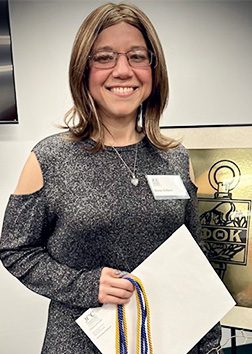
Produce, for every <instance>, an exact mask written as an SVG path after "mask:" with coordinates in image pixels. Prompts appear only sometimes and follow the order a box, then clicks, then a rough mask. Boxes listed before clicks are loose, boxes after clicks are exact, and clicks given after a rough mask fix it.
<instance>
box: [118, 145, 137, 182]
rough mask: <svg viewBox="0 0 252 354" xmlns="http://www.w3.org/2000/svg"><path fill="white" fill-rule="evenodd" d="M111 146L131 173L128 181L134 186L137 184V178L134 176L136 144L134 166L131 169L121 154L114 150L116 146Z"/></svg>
mask: <svg viewBox="0 0 252 354" xmlns="http://www.w3.org/2000/svg"><path fill="white" fill-rule="evenodd" d="M112 148H113V149H114V150H115V152H116V154H117V156H118V157H119V159H120V160H121V161H122V162H123V164H124V166H125V167H126V168H127V169H128V171H129V172H130V174H131V179H130V182H131V183H132V184H133V185H134V186H135V187H136V186H137V185H138V182H139V179H138V178H137V177H136V162H137V145H136V154H135V161H134V167H133V171H132V170H131V169H130V168H129V166H128V165H127V164H126V162H125V161H124V159H123V158H122V156H121V155H120V154H119V152H118V151H117V150H116V148H115V147H114V146H112Z"/></svg>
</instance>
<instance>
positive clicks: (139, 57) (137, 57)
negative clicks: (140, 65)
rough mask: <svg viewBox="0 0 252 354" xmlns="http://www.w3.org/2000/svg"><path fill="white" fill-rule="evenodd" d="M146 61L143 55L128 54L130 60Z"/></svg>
mask: <svg viewBox="0 0 252 354" xmlns="http://www.w3.org/2000/svg"><path fill="white" fill-rule="evenodd" d="M146 59H147V56H146V54H145V53H132V54H130V60H134V61H144V60H146Z"/></svg>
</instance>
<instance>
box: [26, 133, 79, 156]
mask: <svg viewBox="0 0 252 354" xmlns="http://www.w3.org/2000/svg"><path fill="white" fill-rule="evenodd" d="M67 134H68V133H67V132H63V133H62V132H61V133H57V134H54V135H50V136H47V137H46V138H44V139H42V140H40V141H39V142H38V143H37V144H36V145H35V146H34V147H33V149H32V152H34V153H35V155H36V157H37V159H38V160H39V161H40V162H42V161H43V162H46V161H47V162H50V161H52V160H54V159H57V158H60V157H61V158H63V157H64V155H66V154H69V153H70V151H71V149H72V148H73V146H74V143H73V142H71V141H68V140H67Z"/></svg>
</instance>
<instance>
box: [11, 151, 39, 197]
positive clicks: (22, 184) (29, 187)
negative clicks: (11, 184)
mask: <svg viewBox="0 0 252 354" xmlns="http://www.w3.org/2000/svg"><path fill="white" fill-rule="evenodd" d="M43 185H44V181H43V175H42V171H41V168H40V164H39V162H38V160H37V158H36V155H35V153H34V152H31V154H30V155H29V157H28V159H27V161H26V163H25V165H24V168H23V170H22V172H21V175H20V178H19V181H18V185H17V187H16V189H15V191H14V195H26V194H33V193H34V192H37V191H39V190H40V189H41V188H42V187H43Z"/></svg>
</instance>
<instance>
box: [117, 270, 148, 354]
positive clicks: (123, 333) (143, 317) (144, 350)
mask: <svg viewBox="0 0 252 354" xmlns="http://www.w3.org/2000/svg"><path fill="white" fill-rule="evenodd" d="M124 279H127V280H129V281H130V282H131V283H132V284H133V285H134V286H135V288H136V292H135V294H136V302H137V344H136V354H148V353H149V354H153V346H152V341H151V329H150V308H149V303H148V299H147V295H146V292H145V289H144V286H143V284H142V282H141V281H140V279H138V278H137V277H132V278H129V277H126V278H124ZM146 329H147V332H146ZM148 350H149V351H148ZM116 354H129V352H128V332H127V320H126V313H125V306H123V305H117V320H116Z"/></svg>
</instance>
